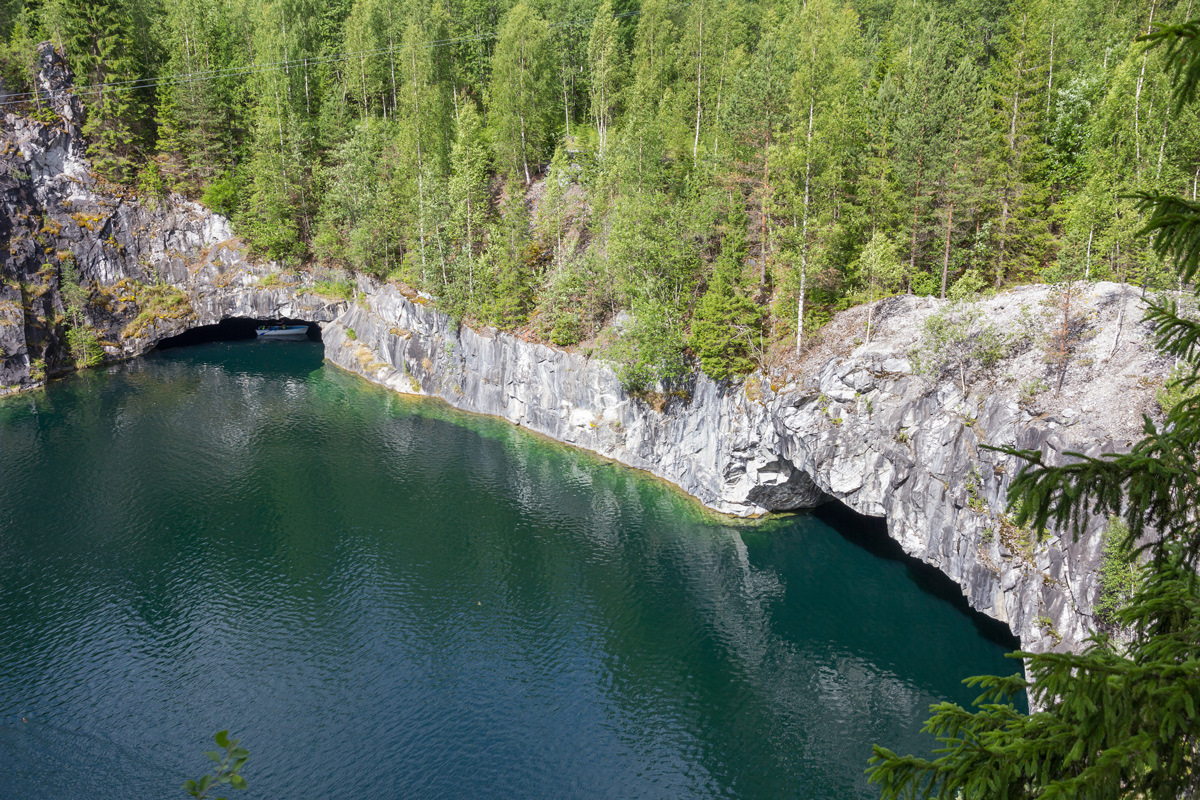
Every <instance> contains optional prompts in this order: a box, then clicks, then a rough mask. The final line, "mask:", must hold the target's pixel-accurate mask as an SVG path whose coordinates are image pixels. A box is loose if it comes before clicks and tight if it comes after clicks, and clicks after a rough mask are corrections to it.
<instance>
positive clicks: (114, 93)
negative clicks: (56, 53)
mask: <svg viewBox="0 0 1200 800" xmlns="http://www.w3.org/2000/svg"><path fill="white" fill-rule="evenodd" d="M45 13H46V16H47V24H48V27H50V28H51V29H52V30H53V31H54V32H56V33H57V35H58V38H59V39H60V40H61V42H62V45H63V47H64V48H65V52H66V55H67V58H68V60H69V61H70V62H71V65H72V68H73V69H74V71H75V73H76V76H77V80H78V82H79V83H80V84H82V86H84V87H93V90H92V91H90V92H87V93H86V95H85V97H86V99H87V107H88V116H87V122H86V123H85V124H84V129H83V132H84V134H85V135H86V136H87V137H88V139H89V140H90V144H89V146H88V155H89V156H90V157H91V160H92V166H93V167H94V168H95V170H96V171H97V172H99V173H100V174H101V175H103V176H105V177H107V178H109V179H110V180H114V181H118V182H119V181H124V180H126V179H128V178H130V177H131V175H132V173H131V169H130V160H131V157H132V156H133V154H134V150H135V148H136V146H137V144H138V141H137V135H136V132H135V125H137V124H138V122H139V121H140V119H141V117H142V112H143V108H142V99H143V98H142V97H141V96H140V94H139V92H138V91H135V90H134V89H133V88H131V82H133V81H135V80H136V79H137V78H139V77H141V76H140V74H139V73H140V72H141V69H140V67H141V65H140V64H139V62H138V59H137V56H136V54H135V52H134V47H133V41H132V40H131V38H130V36H129V34H130V29H131V27H132V20H131V18H130V14H129V13H128V9H127V8H126V7H125V6H124V5H123V4H122V3H121V2H120V0H98V1H97V2H92V0H88V1H87V2H84V0H56V2H53V3H50V4H48V5H47V6H46V7H45ZM110 84H119V85H115V86H114V85H110Z"/></svg>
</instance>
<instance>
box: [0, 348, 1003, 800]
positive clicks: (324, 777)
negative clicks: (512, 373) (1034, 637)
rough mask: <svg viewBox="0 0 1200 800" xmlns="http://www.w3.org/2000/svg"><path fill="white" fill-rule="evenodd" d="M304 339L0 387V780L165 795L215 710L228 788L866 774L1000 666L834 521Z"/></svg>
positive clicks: (332, 794)
mask: <svg viewBox="0 0 1200 800" xmlns="http://www.w3.org/2000/svg"><path fill="white" fill-rule="evenodd" d="M321 355H322V351H321V346H320V344H316V343H312V344H308V343H272V344H259V343H257V342H238V343H224V344H209V345H201V346H196V347H190V348H180V349H176V350H170V351H165V352H161V353H155V354H153V355H151V356H150V357H147V358H145V359H142V360H139V361H135V362H130V363H127V364H124V365H120V366H117V367H113V368H111V369H109V370H107V371H92V372H89V373H87V374H84V375H80V376H77V377H74V378H71V379H68V380H64V381H61V382H58V383H56V384H53V385H51V386H50V387H49V388H48V389H46V390H45V391H43V392H37V393H33V394H28V395H22V396H18V397H14V398H8V399H4V400H0V620H2V621H3V625H2V627H0V797H3V798H85V797H86V798H92V797H97V798H98V797H124V798H171V797H180V798H182V797H183V796H184V795H183V793H182V792H181V791H180V790H179V785H180V783H181V782H182V781H183V780H184V779H185V778H188V777H198V776H199V775H200V774H202V773H203V771H204V769H205V768H206V763H207V762H206V760H205V759H204V756H203V755H202V751H203V750H206V749H211V746H212V745H211V736H212V734H213V732H215V731H216V730H218V729H220V728H229V729H231V731H232V733H233V734H234V735H235V736H240V737H241V738H242V739H243V741H244V743H245V744H246V745H247V746H248V747H249V749H250V751H251V754H252V755H251V760H250V763H249V764H248V765H247V767H246V770H245V775H246V777H247V779H248V780H249V783H250V790H249V791H247V792H237V793H234V796H236V797H238V798H246V800H249V798H482V797H494V798H601V797H603V798H635V797H636V798H708V797H737V798H830V799H833V798H858V797H871V796H873V792H872V791H871V789H870V787H868V786H867V784H866V783H865V780H864V777H863V769H864V767H865V765H866V760H867V758H868V756H869V753H870V745H871V743H872V742H880V743H885V744H887V745H888V746H890V747H892V748H893V749H897V750H902V751H914V752H925V753H927V752H928V750H929V747H930V744H929V742H928V741H927V740H926V739H925V738H924V737H922V736H920V735H919V734H918V730H919V728H920V725H921V722H922V721H923V720H924V718H925V717H926V715H927V709H928V706H929V704H930V703H933V702H936V701H940V700H943V699H950V700H956V701H959V702H964V703H965V702H969V701H970V700H971V699H972V698H973V696H974V694H975V693H974V692H973V691H972V690H969V689H965V688H964V687H962V686H961V685H960V683H959V681H960V680H961V679H962V678H963V677H965V676H967V675H970V674H977V673H981V672H996V671H999V672H1001V673H1004V674H1008V673H1011V672H1013V671H1015V669H1014V667H1015V664H1014V662H1012V661H1010V660H1007V659H1003V658H1002V657H1001V656H1002V653H1003V652H1004V647H1002V646H1001V645H1000V644H998V643H996V641H994V640H992V639H989V638H987V637H985V636H984V635H982V634H981V632H980V629H979V627H978V626H977V622H978V621H977V620H974V619H972V618H970V617H968V616H967V615H966V614H964V613H962V612H961V611H960V610H959V609H958V608H956V607H955V606H954V604H952V603H951V602H948V601H947V600H946V599H944V598H943V597H941V596H940V595H939V594H938V593H936V592H930V591H928V590H927V589H926V588H925V587H924V586H923V583H924V581H923V579H922V578H921V576H920V574H919V573H917V572H914V570H913V569H912V568H911V567H910V566H909V565H907V564H905V563H904V562H902V561H897V560H888V559H884V558H880V557H879V556H877V555H874V554H873V553H872V552H870V551H869V550H868V549H864V548H863V547H861V546H859V545H857V544H855V543H854V541H853V540H854V539H855V538H856V536H858V535H860V534H862V532H861V531H855V530H845V531H843V533H844V534H846V535H842V534H840V533H839V532H838V531H836V530H834V529H833V528H831V527H830V526H829V525H827V524H826V523H825V522H822V521H821V520H820V519H818V518H815V517H812V516H800V517H793V518H790V519H787V520H781V521H774V522H770V523H766V524H763V525H759V526H754V527H748V526H744V525H738V526H735V525H728V524H724V523H722V522H721V521H719V520H716V519H714V518H712V517H710V516H708V515H706V514H705V513H702V512H701V511H700V510H699V509H698V508H697V507H696V505H695V504H694V503H692V502H691V501H690V500H688V499H687V498H685V497H683V496H681V495H680V494H679V493H678V492H677V491H676V490H674V489H672V488H671V487H669V486H666V485H664V484H662V483H660V482H657V481H654V480H652V479H649V478H647V477H645V476H644V475H641V474H639V473H636V472H634V471H632V470H628V469H625V468H622V467H619V466H616V465H612V464H608V463H605V462H603V461H601V460H599V459H597V458H594V457H592V456H589V455H587V454H584V453H580V452H576V451H572V450H570V449H568V448H565V447H562V446H559V445H556V444H553V443H550V442H547V441H545V440H543V439H540V438H538V437H535V436H533V435H531V434H529V433H527V432H525V431H522V430H520V429H517V428H513V427H511V426H508V425H505V424H503V423H500V422H497V421H494V420H489V419H483V418H478V417H470V416H466V415H461V414H458V413H455V412H452V411H450V410H448V409H447V408H445V407H444V406H441V405H439V404H436V403H432V402H429V401H421V400H411V399H406V398H402V397H399V396H396V395H394V394H391V393H389V392H386V391H384V390H381V389H378V388H376V387H373V386H371V385H369V384H367V383H365V382H364V381H362V380H360V379H358V378H357V377H355V376H351V375H348V374H346V373H343V372H340V371H339V370H337V369H336V368H334V367H332V366H329V365H323V364H322V361H321ZM854 524H855V523H854V522H849V523H844V525H849V526H851V527H852V526H853V525H854ZM859 524H861V523H859ZM868 538H869V537H868Z"/></svg>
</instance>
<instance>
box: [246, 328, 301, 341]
mask: <svg viewBox="0 0 1200 800" xmlns="http://www.w3.org/2000/svg"><path fill="white" fill-rule="evenodd" d="M255 333H256V334H258V338H259V339H303V338H305V337H306V336H308V326H307V325H263V326H262V327H261V328H259V329H258V330H256V331H255Z"/></svg>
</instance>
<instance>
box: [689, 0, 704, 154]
mask: <svg viewBox="0 0 1200 800" xmlns="http://www.w3.org/2000/svg"><path fill="white" fill-rule="evenodd" d="M699 37H700V42H699V44H698V46H697V47H698V49H697V53H696V137H695V139H693V141H692V161H695V160H696V153H697V151H698V150H699V149H700V76H701V74H702V69H703V67H704V7H703V6H701V7H700V34H699Z"/></svg>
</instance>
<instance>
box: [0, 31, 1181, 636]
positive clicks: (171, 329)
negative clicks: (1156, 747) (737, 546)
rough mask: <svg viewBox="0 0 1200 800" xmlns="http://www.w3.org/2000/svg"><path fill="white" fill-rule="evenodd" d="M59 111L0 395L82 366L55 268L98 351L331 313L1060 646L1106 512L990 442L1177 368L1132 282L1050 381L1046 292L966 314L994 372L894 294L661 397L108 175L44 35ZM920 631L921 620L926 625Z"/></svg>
mask: <svg viewBox="0 0 1200 800" xmlns="http://www.w3.org/2000/svg"><path fill="white" fill-rule="evenodd" d="M42 59H43V63H42V67H43V68H42V72H41V85H42V86H41V88H42V91H43V93H44V97H45V98H46V100H47V101H48V102H49V103H50V105H51V106H52V107H53V108H54V110H55V111H56V119H55V121H54V122H53V123H49V124H47V123H44V122H39V121H36V120H33V119H28V118H24V117H20V116H17V115H14V114H8V115H7V116H6V117H5V119H4V120H3V125H2V126H0V245H2V247H0V393H8V392H13V391H19V390H22V389H28V388H33V387H36V386H38V385H40V384H41V383H43V382H44V381H45V380H47V379H48V378H51V377H53V376H55V375H56V374H59V373H62V372H65V371H69V370H70V369H72V362H71V358H70V354H69V348H68V347H67V345H66V341H65V337H64V334H63V330H64V324H63V320H64V315H65V312H66V304H65V301H64V297H63V292H62V289H63V285H62V281H63V278H62V272H63V270H62V264H63V263H64V262H66V261H69V262H70V263H72V264H73V265H74V266H75V267H76V269H77V271H78V275H79V282H80V284H81V285H82V286H83V287H84V288H85V290H86V293H87V297H88V301H87V303H86V306H85V308H84V316H85V318H86V322H87V324H88V325H89V326H90V327H91V328H92V329H93V330H95V331H96V332H97V335H98V339H99V341H100V344H101V346H102V348H103V352H104V359H105V360H106V361H110V362H111V361H116V360H120V359H124V358H129V357H133V356H137V355H139V354H141V353H144V352H146V351H147V350H149V349H150V348H152V347H153V346H154V345H155V343H156V342H158V341H160V340H162V339H163V338H165V337H168V336H173V335H176V334H178V333H180V332H182V331H184V330H187V329H189V328H193V327H196V326H200V325H206V324H212V323H215V322H218V321H220V320H221V319H227V318H232V317H245V318H253V319H298V320H308V321H313V322H317V323H320V325H321V328H322V338H323V340H324V343H325V350H326V357H327V358H328V359H329V360H330V361H332V362H333V363H335V364H337V365H338V366H340V367H342V368H345V369H347V370H350V371H353V372H356V373H358V374H360V375H362V376H363V377H365V378H366V379H367V380H370V381H373V382H376V383H379V384H382V385H384V386H387V387H390V388H392V389H394V390H395V391H398V392H403V393H406V394H414V395H424V396H429V397H436V398H440V399H441V400H443V401H445V402H447V403H449V404H450V405H452V406H454V407H456V408H460V409H463V410H465V411H470V412H476V413H483V414H490V415H494V416H497V417H500V418H502V419H505V420H508V421H510V422H512V423H513V424H516V425H521V426H523V427H526V428H529V429H531V430H534V431H537V432H539V433H542V434H545V435H547V436H550V437H552V438H554V439H557V440H559V441H561V442H565V443H567V444H570V445H574V446H577V447H582V448H585V449H587V450H591V451H593V452H596V453H599V454H600V455H603V456H606V457H608V458H611V459H614V460H616V461H619V462H621V463H624V464H628V465H630V466H633V467H636V468H639V469H643V470H646V471H648V472H650V473H652V474H654V475H656V476H658V477H660V478H663V479H665V480H668V481H670V482H672V483H674V484H676V485H678V486H679V487H681V488H682V489H683V490H684V491H686V492H688V493H689V494H691V495H693V496H694V497H696V498H697V499H698V500H699V501H700V502H701V503H703V504H704V505H706V506H708V507H709V508H712V509H714V510H716V511H720V512H723V513H725V514H731V515H736V516H756V515H761V514H765V513H768V512H774V511H785V510H795V509H803V508H809V507H813V506H815V505H817V504H820V503H822V502H825V501H827V500H829V499H836V500H838V501H841V502H842V503H845V504H846V505H848V506H849V507H851V508H853V509H854V510H856V511H858V512H860V513H863V514H867V515H870V516H875V517H882V518H885V519H886V520H887V529H888V533H889V535H890V536H891V537H892V538H894V539H895V540H896V541H898V542H899V543H900V545H901V546H902V547H903V548H904V550H905V551H906V552H907V553H909V554H910V555H912V556H914V557H916V558H918V559H921V560H922V561H924V562H926V563H928V564H931V565H932V566H934V567H936V568H937V569H939V570H941V571H942V572H943V573H945V574H946V575H947V576H949V577H950V578H951V579H953V580H954V581H956V582H957V583H958V584H959V586H961V587H962V590H963V592H964V593H965V594H966V596H967V598H968V600H969V601H970V603H971V605H972V606H973V607H975V608H976V609H979V610H980V611H982V612H984V613H986V614H988V615H990V616H992V617H994V618H996V619H998V620H1001V621H1003V622H1005V623H1007V624H1008V625H1009V626H1010V627H1011V628H1012V630H1013V631H1014V633H1016V634H1017V635H1018V636H1019V637H1020V639H1021V641H1022V644H1023V646H1025V647H1026V648H1029V649H1034V650H1045V649H1052V648H1057V649H1071V648H1076V647H1078V646H1079V645H1080V643H1081V642H1082V641H1083V639H1084V638H1085V637H1086V636H1087V635H1088V633H1089V632H1090V631H1091V629H1092V628H1093V625H1094V622H1093V619H1092V616H1091V609H1092V605H1093V603H1094V602H1095V600H1096V599H1097V592H1098V587H1097V573H1098V568H1099V563H1100V549H1101V536H1100V528H1102V522H1101V521H1097V525H1096V526H1095V530H1093V531H1092V533H1091V535H1089V536H1088V537H1085V538H1084V539H1081V540H1080V541H1072V540H1071V539H1070V538H1065V539H1064V538H1062V537H1056V536H1051V537H1050V538H1048V539H1046V540H1044V541H1037V540H1036V539H1034V538H1032V537H1031V536H1030V534H1029V533H1028V532H1026V531H1021V530H1019V529H1017V528H1016V527H1015V526H1014V525H1012V523H1011V521H1010V520H1009V518H1008V516H1007V515H1006V513H1005V505H1006V502H1005V491H1006V489H1007V486H1008V484H1009V483H1010V481H1011V480H1012V478H1013V476H1014V475H1015V474H1016V472H1017V471H1018V470H1019V469H1020V466H1021V465H1020V463H1019V462H1018V461H1017V460H1015V459H1013V458H1011V457H1008V456H1005V455H1002V454H999V453H996V452H994V451H992V450H988V449H986V448H985V446H988V445H990V446H1015V447H1019V448H1025V449H1040V450H1041V451H1042V452H1044V453H1045V454H1047V456H1048V457H1049V459H1050V460H1061V459H1062V458H1063V453H1065V452H1068V451H1072V450H1076V451H1084V452H1089V453H1099V452H1103V451H1105V450H1114V449H1120V448H1123V447H1127V446H1128V445H1129V444H1130V443H1131V442H1132V441H1133V440H1134V439H1135V438H1136V437H1137V431H1138V430H1139V428H1140V415H1141V413H1143V412H1152V411H1153V409H1154V404H1153V399H1152V397H1153V390H1154V388H1155V387H1156V386H1158V385H1161V382H1162V379H1163V377H1164V376H1165V375H1166V373H1167V370H1168V368H1169V364H1168V363H1167V362H1165V361H1164V360H1163V359H1161V358H1160V357H1158V356H1157V354H1156V353H1155V352H1154V350H1153V348H1152V346H1151V344H1150V338H1151V333H1152V332H1151V331H1150V330H1148V329H1147V327H1146V326H1145V325H1144V324H1143V323H1141V322H1140V319H1141V312H1140V310H1139V309H1140V304H1141V300H1140V298H1139V295H1138V292H1137V291H1135V290H1133V289H1131V288H1130V287H1123V286H1118V285H1115V284H1097V285H1092V286H1089V287H1086V289H1084V290H1083V294H1082V295H1081V296H1080V298H1079V299H1078V306H1077V309H1078V310H1079V311H1080V312H1081V317H1080V318H1081V319H1082V320H1083V323H1081V324H1082V325H1083V329H1082V330H1081V331H1080V333H1079V342H1078V345H1077V347H1076V352H1075V354H1074V356H1073V358H1072V360H1071V363H1070V368H1069V369H1068V371H1067V373H1066V376H1065V380H1064V383H1063V387H1062V391H1061V392H1055V391H1053V390H1052V389H1051V388H1050V387H1049V386H1048V383H1047V381H1048V380H1050V379H1051V378H1053V377H1055V376H1051V377H1050V378H1047V376H1048V375H1049V374H1050V373H1049V372H1048V369H1049V368H1048V367H1047V362H1046V357H1045V353H1044V352H1042V349H1041V344H1039V341H1038V339H1037V337H1032V336H1029V335H1026V334H1028V330H1029V328H1030V326H1031V325H1032V324H1034V322H1035V321H1036V320H1037V319H1038V318H1040V317H1039V315H1041V316H1042V317H1044V315H1045V314H1046V313H1048V312H1047V311H1046V309H1047V308H1048V305H1047V293H1048V290H1047V289H1046V288H1045V287H1025V288H1022V289H1019V290H1015V291H1013V292H1009V293H1006V294H1003V295H1000V296H996V297H992V298H989V299H986V300H980V301H978V303H977V304H976V305H974V306H973V307H972V308H971V310H970V314H971V315H973V316H976V317H978V318H981V319H984V318H985V319H988V320H990V321H991V324H993V325H994V326H995V330H997V331H1000V332H1001V333H1003V334H1004V335H1005V336H1006V337H1008V338H1009V339H1010V340H1012V341H1014V342H1021V344H1019V345H1014V346H1012V347H1010V348H1009V351H1008V352H1007V353H1006V354H1005V358H1004V359H1003V360H1002V361H1001V362H1000V363H998V364H995V365H992V366H990V367H989V368H988V369H987V370H976V371H974V372H973V374H972V375H971V376H970V380H969V381H968V380H967V376H966V375H965V374H959V375H947V376H945V377H940V378H939V377H930V376H928V375H926V374H922V371H921V370H919V369H917V368H916V366H917V365H916V364H915V363H914V361H915V359H914V356H913V354H914V352H916V351H917V349H918V348H919V346H920V336H921V331H922V328H923V323H924V320H925V319H926V318H928V317H929V316H930V315H931V314H935V313H940V311H941V310H942V305H941V304H939V303H938V302H937V301H933V300H930V299H927V298H914V297H898V298H892V299H890V300H886V301H882V302H881V303H880V304H877V305H876V307H875V308H874V309H873V310H872V311H871V314H872V334H871V337H870V340H869V341H864V340H865V339H866V336H865V324H864V323H865V314H866V311H864V310H863V309H855V310H851V311H849V312H845V313H844V314H843V315H841V316H840V317H839V318H838V319H837V320H835V321H834V323H833V324H832V325H831V326H829V328H827V331H826V333H825V335H824V337H825V343H824V344H822V345H821V346H819V347H817V348H816V349H815V350H814V351H813V353H810V354H809V356H808V358H807V361H806V362H805V363H804V364H803V365H802V366H801V367H800V368H799V369H797V370H793V371H788V372H786V373H785V372H782V371H780V372H776V373H770V374H767V373H756V374H753V375H751V376H749V377H748V378H747V379H746V380H745V381H744V382H739V383H735V384H717V383H715V382H713V381H711V380H709V379H708V378H706V377H705V376H704V375H702V374H694V375H692V376H690V377H689V378H687V379H686V380H685V381H682V382H680V383H679V384H678V385H674V386H671V387H661V388H662V389H663V391H662V392H660V393H657V394H655V395H653V396H644V395H643V396H633V395H630V394H629V393H627V392H626V391H624V390H623V389H622V387H621V385H620V382H619V381H618V379H617V377H616V375H615V373H614V372H613V370H612V369H611V367H610V366H609V365H607V364H606V363H605V362H603V361H602V360H599V359H596V358H588V357H587V356H585V355H583V354H582V353H578V352H568V351H565V350H560V349H555V348H551V347H547V346H544V345H541V344H536V343H530V342H527V341H524V340H522V339H520V338H518V337H516V336H513V335H510V334H507V333H502V332H498V331H495V330H491V329H478V330H477V329H473V328H470V327H466V326H463V325H460V324H458V323H457V322H455V321H454V320H452V319H450V318H448V317H446V316H445V315H443V314H441V313H439V312H438V311H437V310H435V309H434V308H433V307H432V305H431V303H430V301H429V298H427V297H422V296H419V295H415V294H413V293H412V292H408V291H406V290H404V289H403V288H402V287H398V286H395V285H392V284H388V283H381V282H378V281H374V280H371V279H368V278H365V277H359V278H358V279H357V281H356V284H355V286H354V291H353V293H352V295H351V296H350V297H347V296H345V294H343V293H341V292H333V293H330V291H329V288H328V286H329V284H328V283H327V282H322V281H318V280H316V279H315V278H314V276H313V275H312V274H311V273H308V272H292V271H287V270H281V269H279V268H278V267H277V266H276V265H272V264H262V263H258V262H256V261H254V260H253V259H251V258H249V257H248V256H247V254H246V252H245V251H244V249H243V247H242V246H241V244H240V243H239V242H238V240H237V239H236V238H235V237H233V235H232V233H231V231H230V228H229V225H228V222H227V221H226V220H224V219H222V218H221V217H219V216H217V215H214V214H211V213H209V212H207V211H205V210H204V209H203V208H201V207H200V206H198V205H195V204H192V203H188V202H186V201H183V200H181V199H179V198H175V199H171V200H164V201H161V202H160V203H157V204H155V205H149V204H147V203H145V202H141V201H138V200H135V199H131V198H125V197H120V196H116V195H113V194H109V193H105V192H103V191H101V190H100V189H99V188H98V186H97V183H96V181H95V179H94V178H93V177H92V175H91V173H90V171H89V167H88V164H87V161H86V158H85V157H84V153H83V147H82V145H81V138H80V130H79V123H80V120H81V117H82V114H81V111H80V108H79V106H78V103H77V101H76V100H75V99H74V98H73V97H72V96H71V94H70V91H69V78H70V76H69V73H67V72H66V70H65V67H64V65H63V64H62V63H61V61H60V60H59V58H58V56H57V55H56V54H55V53H54V51H53V49H51V48H48V47H47V48H44V49H43V50H42ZM914 624H920V621H919V620H914Z"/></svg>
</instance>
